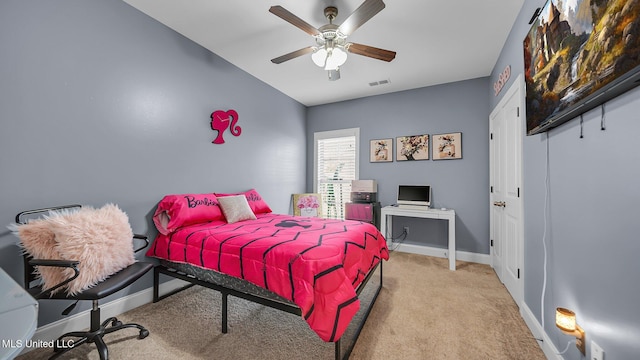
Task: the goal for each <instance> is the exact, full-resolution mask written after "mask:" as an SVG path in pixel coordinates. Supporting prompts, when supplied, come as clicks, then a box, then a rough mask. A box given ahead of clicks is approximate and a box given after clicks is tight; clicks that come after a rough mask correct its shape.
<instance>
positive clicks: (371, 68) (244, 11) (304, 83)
mask: <svg viewBox="0 0 640 360" xmlns="http://www.w3.org/2000/svg"><path fill="white" fill-rule="evenodd" d="M124 1H125V2H127V3H129V4H130V5H132V6H134V7H135V8H137V9H139V10H140V11H142V12H144V13H146V14H147V15H149V16H151V17H152V18H154V19H156V20H158V21H159V22H161V23H163V24H165V25H166V26H168V27H170V28H172V29H173V30H175V31H177V32H178V33H180V34H182V35H184V36H185V37H187V38H189V39H191V40H192V41H194V42H196V43H198V44H200V45H202V46H203V47H205V48H207V49H209V50H210V51H212V52H213V53H215V54H217V55H219V56H221V57H222V58H224V59H225V60H227V61H229V62H230V63H232V64H234V65H235V66H237V67H239V68H240V69H243V70H244V71H246V72H248V73H249V74H251V75H253V76H255V77H256V78H258V79H260V80H262V81H264V82H265V83H267V84H269V85H271V86H273V87H274V88H276V89H278V90H280V91H281V92H283V93H284V94H286V95H288V96H290V97H291V98H293V99H295V100H297V101H298V102H300V103H302V104H304V105H307V106H313V105H320V104H326V103H331V102H336V101H342V100H348V99H355V98H360V97H365V96H371V95H377V94H385V93H391V92H395V91H401V90H408V89H415V88H420V87H425V86H431V85H436V84H442V83H449V82H455V81H460V80H466V79H473V78H478V77H484V76H488V75H489V74H490V73H491V70H492V69H493V66H494V65H495V63H496V60H497V59H498V56H499V55H500V50H501V49H502V47H503V45H504V42H505V40H506V38H507V35H508V34H509V31H510V30H511V27H512V25H513V23H514V21H515V19H516V17H517V16H518V12H519V11H520V8H521V7H522V4H523V3H524V0H457V1H454V0H438V1H434V0H385V4H386V8H385V9H383V10H382V11H381V12H380V13H378V14H377V15H375V16H374V17H373V18H372V19H371V20H369V21H368V22H367V23H365V24H364V25H362V26H361V27H360V28H359V29H357V30H356V31H355V32H354V33H353V34H352V35H351V36H349V39H348V40H349V41H351V42H357V43H361V44H365V45H370V46H374V47H378V48H383V49H387V50H393V51H396V52H397V55H396V58H395V59H394V60H393V61H392V62H390V63H387V62H384V61H380V60H376V59H372V58H368V57H364V56H359V55H355V54H349V58H348V59H347V62H346V63H345V64H344V65H343V66H341V68H340V73H341V79H340V80H337V81H328V78H327V72H326V71H324V70H323V69H322V68H319V67H317V66H316V65H314V64H313V62H312V61H311V55H310V54H309V55H304V56H301V57H298V58H296V59H293V60H289V61H287V62H284V63H282V64H279V65H276V64H273V63H272V62H271V61H270V60H271V59H272V58H275V57H278V56H280V55H284V54H286V53H289V52H291V51H294V50H298V49H301V48H303V47H307V46H311V45H315V42H314V40H313V38H312V37H311V36H310V35H308V34H307V33H305V32H304V31H302V30H300V29H299V28H297V27H295V26H293V25H291V24H290V23H288V22H286V21H284V20H282V19H281V18H279V17H277V16H275V15H273V14H271V13H270V12H269V8H270V7H271V6H272V5H281V6H282V7H284V8H285V9H287V10H289V11H290V12H292V13H293V14H295V15H297V16H298V17H299V18H301V19H302V20H304V21H306V22H308V23H309V24H311V25H313V26H315V27H317V28H319V27H320V26H322V25H324V24H326V23H328V21H327V19H326V18H325V17H324V14H323V11H324V8H325V7H326V6H329V5H332V6H336V7H337V8H338V11H339V13H338V17H337V18H336V20H334V24H341V23H342V22H343V21H344V20H345V19H346V18H347V17H348V16H349V15H350V14H351V12H353V11H354V10H355V9H356V8H357V7H358V6H360V4H361V3H362V2H363V1H364V0H315V1H308V0H307V1H299V0H298V1H296V0H271V1H270V2H265V1H260V0H232V1H222V0H188V1H184V0H182V1H181V0H124ZM380 80H389V81H390V82H389V84H385V85H378V86H370V85H369V83H372V82H376V81H380Z"/></svg>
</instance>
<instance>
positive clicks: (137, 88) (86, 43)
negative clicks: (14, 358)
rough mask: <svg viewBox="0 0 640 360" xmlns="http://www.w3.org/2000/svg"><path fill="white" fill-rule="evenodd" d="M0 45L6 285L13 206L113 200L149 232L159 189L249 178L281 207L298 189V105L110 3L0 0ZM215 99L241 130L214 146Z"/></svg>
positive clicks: (301, 184) (301, 157)
mask: <svg viewBox="0 0 640 360" xmlns="http://www.w3.org/2000/svg"><path fill="white" fill-rule="evenodd" d="M0 48H1V49H2V50H1V51H0V124H1V127H0V129H1V130H0V165H1V166H0V225H1V226H0V265H1V266H2V268H3V269H5V271H7V272H8V273H9V274H10V275H11V276H12V277H14V278H15V279H16V280H17V281H19V282H21V281H22V273H21V269H22V258H21V257H20V255H19V250H18V247H17V246H16V245H15V244H16V243H17V239H16V238H15V237H14V236H13V235H11V234H9V233H8V231H6V227H5V226H6V225H8V224H9V223H11V222H13V218H14V216H15V214H16V213H17V212H19V211H22V210H27V209H35V208H42V207H48V206H54V205H61V204H69V203H81V204H87V205H93V206H101V205H103V204H105V203H107V202H114V203H117V204H118V205H120V206H121V207H122V208H123V210H124V211H126V212H127V214H128V215H129V217H130V221H131V225H132V228H133V230H134V232H136V233H143V234H148V235H149V236H151V237H152V238H153V236H155V234H156V232H155V229H154V228H153V225H152V223H151V221H150V216H151V214H152V212H153V211H154V209H155V205H156V204H157V202H158V201H159V200H160V199H161V198H162V196H163V195H165V194H169V193H199V192H212V191H219V192H229V191H241V190H246V189H248V188H251V187H255V188H256V189H257V190H258V191H259V192H260V193H261V194H262V195H263V197H264V198H265V200H266V201H267V203H269V204H270V205H271V207H272V208H273V210H274V211H276V212H284V213H287V212H288V211H289V205H290V195H291V193H295V192H301V191H304V190H305V174H304V171H301V169H304V168H305V166H306V153H305V151H306V149H305V145H306V141H305V134H306V132H305V113H306V109H305V107H304V106H302V105H301V104H299V103H297V102H295V101H294V100H292V99H290V98H289V97H287V96H285V95H283V94H282V93H280V92H278V91H276V90H275V89H273V88H271V87H270V86H268V85H266V84H264V83H262V82H260V81H258V80H257V79H255V78H254V77H252V76H250V75H249V74H247V73H245V72H243V71H241V70H239V69H238V68H236V67H234V66H233V65H231V64H229V63H228V62H226V61H224V60H223V59H221V58H220V57H218V56H216V55H214V54H212V53H211V52H209V51H207V50H205V49H204V48H202V47H200V46H199V45H196V44H195V43H193V42H191V41H189V40H187V39H185V38H183V37H182V36H181V35H179V34H177V33H176V32H174V31H172V30H170V29H168V28H167V27H165V26H164V25H161V24H160V23H158V22H156V21H155V20H153V19H151V18H149V17H148V16H146V15H144V14H142V13H140V12H139V11H138V10H136V9H134V8H132V7H130V6H129V5H127V4H125V3H124V2H122V1H120V0H101V1H73V0H57V1H48V0H40V1H36V0H30V1H23V0H2V2H0ZM218 109H221V110H227V109H235V110H236V111H237V112H238V114H239V120H240V121H239V125H240V126H241V127H242V134H241V136H239V137H234V136H231V135H230V134H229V133H228V132H227V133H226V134H225V139H226V141H227V143H226V144H224V145H215V144H212V143H211V142H212V140H213V139H214V138H215V136H216V134H217V133H216V132H215V131H213V130H211V129H210V127H209V121H210V118H209V116H210V114H211V112H212V111H214V110H218ZM276 113H277V116H276V115H275V114H276ZM272 114H274V116H272ZM3 229H4V230H3ZM139 257H140V258H143V256H139ZM150 286H151V277H150V275H149V276H147V277H146V278H145V279H144V280H143V281H142V282H141V283H138V284H136V285H135V286H133V287H131V288H130V289H128V290H125V291H124V292H121V293H118V294H117V295H115V296H116V297H118V296H123V295H126V294H127V293H130V292H135V291H138V290H140V289H142V288H146V287H150ZM67 305H68V304H67V303H66V302H64V301H63V302H59V301H45V302H42V304H41V307H40V309H41V311H40V319H39V320H40V321H39V325H44V324H46V323H49V322H51V321H53V320H56V319H58V318H60V316H59V314H60V312H61V310H62V309H63V308H64V307H66V306H67ZM88 305H89V304H86V305H85V306H84V309H86V308H87V307H88ZM80 310H82V309H80Z"/></svg>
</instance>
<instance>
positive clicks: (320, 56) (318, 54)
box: [311, 47, 328, 67]
mask: <svg viewBox="0 0 640 360" xmlns="http://www.w3.org/2000/svg"><path fill="white" fill-rule="evenodd" d="M327 55H328V53H327V50H326V49H325V48H324V47H321V48H319V49H317V50H316V51H314V52H313V54H311V60H313V63H314V64H316V65H318V66H320V67H324V66H325V64H326V63H327Z"/></svg>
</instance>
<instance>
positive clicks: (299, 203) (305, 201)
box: [293, 194, 322, 217]
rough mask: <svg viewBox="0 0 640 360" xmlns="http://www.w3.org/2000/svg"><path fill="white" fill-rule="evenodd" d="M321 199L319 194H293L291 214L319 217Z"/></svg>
mask: <svg viewBox="0 0 640 360" xmlns="http://www.w3.org/2000/svg"><path fill="white" fill-rule="evenodd" d="M321 205H322V200H321V197H320V194H293V215H295V216H306V217H320V215H321V214H322V212H321V210H322V209H321Z"/></svg>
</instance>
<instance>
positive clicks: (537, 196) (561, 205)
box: [489, 0, 640, 359]
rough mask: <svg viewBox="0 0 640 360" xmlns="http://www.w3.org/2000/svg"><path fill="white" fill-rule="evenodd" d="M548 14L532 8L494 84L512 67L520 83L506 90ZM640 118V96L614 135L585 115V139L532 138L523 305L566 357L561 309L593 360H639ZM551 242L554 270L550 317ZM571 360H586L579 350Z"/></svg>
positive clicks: (558, 132)
mask: <svg viewBox="0 0 640 360" xmlns="http://www.w3.org/2000/svg"><path fill="white" fill-rule="evenodd" d="M543 5H544V1H537V0H526V1H525V4H524V6H523V9H522V10H521V13H520V15H519V17H518V19H517V20H516V22H515V24H514V26H513V29H512V31H511V34H510V36H509V38H508V40H507V42H506V44H505V47H504V49H503V51H502V54H501V56H500V58H499V60H498V62H497V63H496V66H495V68H494V71H493V73H492V75H491V83H492V84H493V82H495V81H496V80H497V79H498V74H499V73H500V72H501V71H502V70H503V69H504V67H505V66H507V65H511V69H512V75H511V80H510V81H509V83H508V84H507V85H506V86H505V89H507V88H508V87H509V86H511V84H512V83H513V81H514V79H515V78H516V77H517V75H518V74H521V73H523V68H524V60H523V55H522V54H523V51H522V40H523V39H524V37H525V35H526V33H527V32H528V31H529V27H530V25H529V24H528V21H529V19H530V18H531V15H532V14H533V12H534V10H535V9H536V8H537V7H541V6H543ZM504 92H505V91H504V90H503V93H504ZM501 95H502V94H501ZM499 101H500V96H498V97H494V96H493V93H491V94H490V100H489V102H490V104H491V108H493V107H494V106H495V105H496V104H497V103H498V102H499ZM639 111H640V89H638V88H636V89H635V90H632V91H630V92H628V93H626V94H623V95H621V96H619V97H618V98H616V99H614V100H611V101H609V102H608V103H607V104H606V131H601V130H600V109H599V108H597V109H594V110H592V111H589V112H587V113H586V114H584V138H583V139H580V138H579V135H580V126H579V120H578V119H574V120H572V121H571V122H569V123H567V124H565V125H562V126H560V127H558V128H556V129H554V130H552V131H550V132H549V133H547V134H540V135H533V136H526V137H525V138H524V159H523V161H524V194H523V197H524V203H525V209H524V211H525V239H524V240H525V249H524V252H525V264H524V265H525V269H524V279H525V303H526V306H527V307H528V308H529V309H530V310H531V312H532V313H533V314H534V315H535V316H536V317H537V319H538V321H539V322H540V323H542V322H543V321H544V329H545V331H546V333H547V334H549V336H550V337H551V339H552V341H553V343H554V345H555V346H556V348H557V349H558V350H560V351H561V350H563V349H564V348H565V346H566V343H567V341H569V340H570V339H572V338H571V337H569V336H566V335H564V334H562V333H561V332H560V331H559V330H558V329H557V328H556V327H555V322H554V321H555V320H554V313H555V308H556V307H558V306H563V307H567V308H570V309H572V310H574V311H575V312H576V315H577V320H578V323H579V324H580V325H581V326H582V327H583V328H584V329H585V331H586V337H587V355H589V345H590V341H591V340H594V341H595V342H596V343H598V345H600V346H601V347H602V348H603V349H604V351H605V354H606V355H605V357H606V358H607V359H637V358H640V344H638V341H637V339H639V338H640V311H638V304H639V303H640V287H639V286H638V276H640V262H638V260H637V258H638V254H639V253H640V241H639V240H638V234H639V233H640V223H639V222H638V203H639V202H640V191H638V188H637V184H638V179H639V178H640V152H639V151H638V148H637V143H636V141H637V134H638V131H640V122H638V118H637V117H638V112H639ZM547 149H548V159H549V160H548V165H547ZM547 167H548V173H549V182H548V184H549V186H548V194H549V195H548V197H547V195H546V194H547V191H546V190H545V188H546V187H545V175H546V174H547ZM545 198H547V199H548V210H547V211H545ZM545 220H546V228H547V232H546V236H544V235H545V234H544V228H545ZM543 238H545V240H546V245H547V263H548V265H547V269H546V270H547V276H546V279H547V283H546V294H545V297H544V314H542V307H543V306H542V302H541V297H542V292H543V280H544V266H543V263H544V248H543ZM543 317H544V320H543ZM564 357H565V359H581V357H580V354H579V352H578V351H577V350H576V349H575V346H571V348H570V349H569V351H567V353H566V354H565V355H564Z"/></svg>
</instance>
